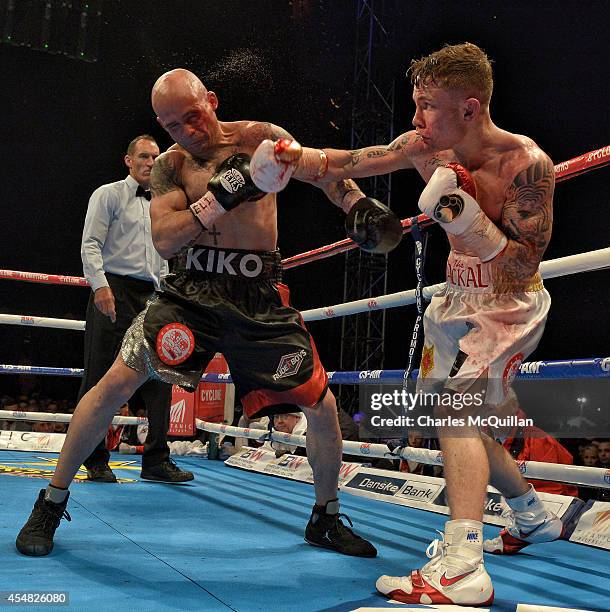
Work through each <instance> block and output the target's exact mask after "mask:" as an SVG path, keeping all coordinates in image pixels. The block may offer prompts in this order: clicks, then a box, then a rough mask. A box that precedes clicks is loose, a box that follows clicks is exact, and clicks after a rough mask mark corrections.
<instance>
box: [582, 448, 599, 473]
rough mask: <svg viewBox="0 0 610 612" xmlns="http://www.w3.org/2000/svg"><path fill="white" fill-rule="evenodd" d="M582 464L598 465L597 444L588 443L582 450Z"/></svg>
mask: <svg viewBox="0 0 610 612" xmlns="http://www.w3.org/2000/svg"><path fill="white" fill-rule="evenodd" d="M581 457H582V464H583V465H584V466H586V467H599V452H598V450H597V446H594V445H593V444H590V445H589V446H585V447H584V449H583V451H582V455H581Z"/></svg>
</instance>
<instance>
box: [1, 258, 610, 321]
mask: <svg viewBox="0 0 610 612" xmlns="http://www.w3.org/2000/svg"><path fill="white" fill-rule="evenodd" d="M604 268H610V247H606V248H605V249H598V250H597V251H589V252H587V253H579V254H577V255H568V256H567V257H559V258H557V259H549V260H548V261H543V262H542V263H541V264H540V273H541V275H542V278H544V279H548V278H557V277H559V276H568V275H570V274H578V273H580V272H592V271H594V270H602V269H604ZM444 284H445V283H438V284H436V285H430V286H428V287H424V288H423V291H422V294H423V296H424V298H425V299H427V300H430V298H431V297H432V296H433V295H434V294H435V293H436V292H437V291H440V290H441V289H442V288H443V286H444ZM415 300H416V289H409V290H407V291H399V292H397V293H389V294H387V295H383V296H378V297H374V298H365V299H362V300H355V301H353V302H345V303H343V304H336V305H334V306H322V307H320V308H314V309H312V310H304V311H302V312H301V315H302V316H303V320H304V321H320V320H324V319H332V318H335V317H342V316H346V315H352V314H357V313H359V312H367V311H370V310H379V309H380V308H397V307H398V306H407V305H409V304H414V303H415ZM0 324H5V325H26V326H30V327H32V326H34V327H52V328H56V329H73V330H80V331H83V330H84V329H85V322H84V321H76V320H73V319H53V318H50V317H34V316H30V315H10V314H0Z"/></svg>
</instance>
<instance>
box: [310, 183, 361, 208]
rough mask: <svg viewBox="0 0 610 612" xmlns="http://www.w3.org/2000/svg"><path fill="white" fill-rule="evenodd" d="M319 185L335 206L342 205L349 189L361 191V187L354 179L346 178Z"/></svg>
mask: <svg viewBox="0 0 610 612" xmlns="http://www.w3.org/2000/svg"><path fill="white" fill-rule="evenodd" d="M319 187H320V188H321V189H322V191H324V193H325V194H326V196H327V197H328V199H329V200H330V201H331V202H332V203H333V204H334V205H335V206H339V207H341V204H342V203H343V198H344V197H345V194H346V193H347V192H348V191H360V188H359V187H358V185H356V183H355V182H354V181H353V180H352V179H345V180H343V181H337V182H336V183H321V184H320V185H319Z"/></svg>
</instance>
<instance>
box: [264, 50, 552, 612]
mask: <svg viewBox="0 0 610 612" xmlns="http://www.w3.org/2000/svg"><path fill="white" fill-rule="evenodd" d="M410 72H411V78H412V82H413V85H414V88H413V100H414V102H415V116H414V117H413V125H414V126H415V130H413V131H410V132H407V133H405V134H402V135H401V136H399V137H398V138H397V139H396V140H394V142H392V143H391V144H389V145H387V146H373V147H368V148H364V149H359V150H356V151H338V150H330V149H324V151H323V152H322V153H323V156H324V159H325V165H326V166H327V167H326V171H325V174H324V177H323V178H322V179H321V180H330V181H337V180H341V179H346V178H348V177H352V178H358V177H366V176H372V175H379V174H385V173H388V172H393V171H395V170H399V169H403V168H412V169H415V170H417V171H418V172H419V173H420V174H421V176H422V177H423V178H424V180H425V181H426V182H427V183H428V184H427V186H426V188H425V189H424V191H423V192H422V194H421V197H420V199H419V207H420V210H422V211H423V212H424V213H426V214H427V215H428V216H429V217H431V218H433V219H435V220H436V221H438V223H439V224H440V226H441V227H442V228H443V229H444V230H445V231H446V232H447V236H448V238H449V243H450V245H451V253H450V255H449V260H448V262H447V284H446V286H445V288H444V289H443V290H442V291H441V292H440V293H438V294H437V295H435V296H434V297H433V298H432V301H431V303H430V305H429V307H428V309H427V310H426V313H425V317H424V330H425V346H424V349H423V356H422V362H421V365H420V378H419V380H418V386H419V388H420V389H423V390H426V389H428V388H432V389H434V390H438V389H437V387H438V381H441V387H442V388H443V389H444V390H446V391H448V392H451V393H456V392H464V391H471V390H479V391H485V392H486V395H485V398H486V399H485V405H486V406H487V407H492V408H493V406H495V405H498V404H500V403H501V402H502V401H503V400H504V397H505V395H506V393H507V391H508V389H509V387H510V384H511V382H512V378H513V377H514V375H515V373H516V371H517V368H518V366H519V364H520V363H521V361H522V360H524V359H525V358H526V357H527V356H528V355H529V354H530V353H531V352H532V351H533V350H534V349H535V348H536V345H537V344H538V342H539V340H540V338H541V336H542V333H543V330H544V324H545V321H546V317H547V312H548V309H549V306H550V297H549V295H548V293H547V292H546V290H545V289H544V287H543V285H542V281H541V278H540V275H539V273H538V265H539V263H540V260H541V259H542V255H543V253H544V251H545V249H546V246H547V244H548V242H549V239H550V236H551V227H552V200H553V191H554V186H555V176H554V168H553V163H552V161H551V160H550V159H549V157H548V155H546V154H545V153H544V152H543V151H542V150H541V149H540V148H539V147H538V146H537V145H536V143H535V142H533V141H532V140H531V139H529V138H527V137H525V136H519V135H516V134H511V133H509V132H506V131H504V130H502V129H500V128H498V127H497V126H496V125H494V123H493V122H492V120H491V117H490V114H489V103H490V99H491V93H492V88H493V79H492V71H491V64H490V62H489V59H488V58H487V56H486V55H485V53H484V52H483V51H482V50H481V49H479V48H478V47H477V46H476V45H473V44H470V43H465V44H459V45H453V46H445V47H443V48H442V49H441V50H439V51H437V52H435V53H432V54H431V55H429V56H428V57H424V58H422V59H420V60H417V61H413V62H412V64H411V69H410ZM259 155H265V158H264V160H259V159H258V156H259ZM312 156H315V149H307V148H305V149H304V150H303V159H307V158H311V157H312ZM252 163H253V165H254V166H255V167H257V166H267V165H269V166H272V163H273V158H272V157H271V156H270V155H269V148H268V147H267V148H266V149H265V148H261V150H259V151H258V153H257V155H255V157H254V159H253V160H252ZM301 164H302V162H301ZM455 164H458V165H455ZM301 172H302V166H299V167H297V168H296V170H295V173H294V176H295V177H296V178H299V177H300V176H301V174H300V173H301ZM475 185H476V189H475ZM361 196H362V194H359V193H358V192H357V191H355V192H353V193H351V194H350V193H348V194H347V195H346V197H345V200H344V202H345V205H346V207H349V206H350V204H351V203H352V202H353V201H354V199H358V198H360V197H361ZM431 381H436V382H437V385H431V384H430V383H431ZM466 414H467V411H466V410H462V411H461V412H460V414H459V415H456V413H455V412H454V411H453V410H451V409H450V408H449V409H446V410H445V411H443V410H442V408H441V407H438V409H437V413H436V415H435V416H439V417H447V416H454V417H455V416H461V417H464V416H465V415H466ZM438 432H439V437H440V440H441V447H442V450H443V457H444V463H445V478H446V481H447V492H448V500H449V505H450V509H451V520H450V521H448V522H447V523H446V526H445V533H444V536H443V540H441V541H438V540H436V541H435V542H434V543H433V545H432V546H431V547H430V548H429V550H428V556H429V557H430V558H431V560H430V561H429V562H428V563H427V564H426V565H424V566H423V567H422V568H421V570H417V571H414V572H413V573H412V574H411V575H408V576H399V577H391V576H382V577H381V578H379V580H378V581H377V589H378V590H379V591H380V592H381V593H383V594H384V595H387V596H388V597H391V598H393V599H397V600H399V601H402V602H406V603H422V604H434V603H448V604H450V603H455V604H464V605H479V604H489V603H491V602H492V600H493V587H492V583H491V580H490V577H489V575H488V574H487V572H486V570H485V567H484V565H483V532H482V528H483V524H482V518H483V506H484V499H485V494H486V488H487V485H488V483H491V484H492V485H493V486H494V487H496V488H497V489H499V490H500V491H501V492H502V493H503V495H504V497H505V498H506V501H507V503H508V505H509V506H510V507H511V509H512V511H513V513H514V521H513V524H512V525H511V526H510V527H509V528H508V529H506V530H503V531H502V533H501V535H500V541H501V545H497V542H496V543H495V544H496V545H494V547H493V548H494V552H503V553H504V554H510V553H513V552H517V551H518V550H519V549H520V548H522V547H523V546H525V545H527V544H528V543H534V542H543V541H549V540H554V539H556V538H558V537H559V535H560V534H561V530H562V525H561V521H560V520H559V519H558V518H557V517H555V516H554V515H553V514H551V513H549V512H547V511H546V510H545V508H544V506H543V504H542V502H541V501H540V499H539V498H538V496H537V494H536V492H535V491H534V490H533V488H531V487H530V486H529V485H528V483H527V482H526V481H525V479H524V478H523V477H522V476H521V474H520V473H519V470H518V469H517V467H516V465H515V463H514V461H513V460H512V458H511V457H510V456H509V455H508V453H507V452H506V451H505V450H504V449H503V448H502V447H501V446H500V445H499V444H497V443H496V442H495V441H494V440H492V439H491V438H489V437H487V436H485V435H484V434H482V433H481V432H480V431H479V429H478V428H477V427H476V426H469V425H468V421H467V420H466V421H465V426H464V427H462V428H461V430H460V431H456V430H455V429H454V430H450V429H444V428H442V427H441V428H439V430H438ZM456 434H459V435H456ZM489 547H490V550H491V542H490V543H489ZM486 548H487V546H486Z"/></svg>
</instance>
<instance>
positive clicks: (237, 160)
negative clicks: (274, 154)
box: [190, 153, 265, 228]
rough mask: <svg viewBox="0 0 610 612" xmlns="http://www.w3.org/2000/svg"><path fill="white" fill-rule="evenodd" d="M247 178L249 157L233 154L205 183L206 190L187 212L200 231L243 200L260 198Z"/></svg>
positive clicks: (249, 178) (259, 191)
mask: <svg viewBox="0 0 610 612" xmlns="http://www.w3.org/2000/svg"><path fill="white" fill-rule="evenodd" d="M264 195H265V194H264V192H262V191H261V190H260V189H259V188H258V187H257V186H256V185H255V184H254V183H253V182H252V178H251V177H250V156H249V155H245V154H244V153H236V154H235V155H231V157H227V159H225V160H224V161H223V162H222V164H220V166H219V167H218V171H217V172H216V174H215V175H214V176H213V177H212V178H211V179H210V180H209V182H208V191H207V192H206V193H205V194H204V195H203V196H202V197H201V198H199V199H198V200H197V201H196V202H194V203H193V204H191V206H190V209H191V212H192V213H193V215H195V218H196V219H197V221H199V223H201V225H202V226H203V227H204V228H208V227H212V225H213V224H214V222H215V221H216V219H218V217H220V216H221V215H224V214H225V213H226V212H228V211H230V210H233V209H234V208H235V207H237V206H239V205H240V204H241V203H242V202H246V201H247V200H258V199H260V198H262V197H263V196H264Z"/></svg>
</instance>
